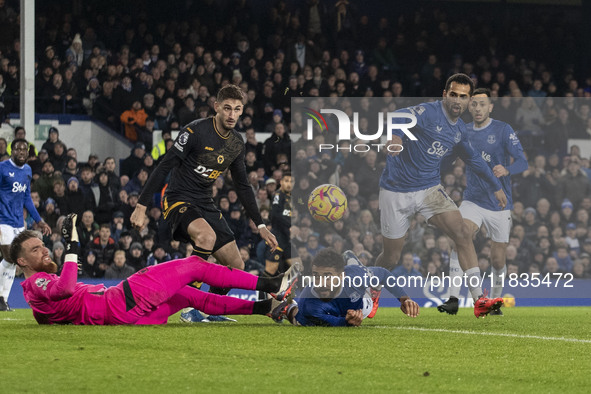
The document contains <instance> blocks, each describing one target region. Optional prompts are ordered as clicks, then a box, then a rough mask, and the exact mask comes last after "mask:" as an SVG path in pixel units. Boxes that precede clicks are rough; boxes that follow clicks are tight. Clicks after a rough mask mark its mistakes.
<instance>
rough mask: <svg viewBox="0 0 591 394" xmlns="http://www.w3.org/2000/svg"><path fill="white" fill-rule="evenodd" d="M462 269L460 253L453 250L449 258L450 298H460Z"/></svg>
mask: <svg viewBox="0 0 591 394" xmlns="http://www.w3.org/2000/svg"><path fill="white" fill-rule="evenodd" d="M463 274H464V271H462V267H460V260H458V252H456V251H455V249H454V250H452V252H451V255H450V258H449V296H450V297H455V298H458V297H459V296H460V289H461V288H462V275H463Z"/></svg>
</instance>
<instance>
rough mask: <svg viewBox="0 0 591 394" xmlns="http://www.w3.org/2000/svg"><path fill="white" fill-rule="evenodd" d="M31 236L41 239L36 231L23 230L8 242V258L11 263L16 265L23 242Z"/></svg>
mask: <svg viewBox="0 0 591 394" xmlns="http://www.w3.org/2000/svg"><path fill="white" fill-rule="evenodd" d="M31 238H39V239H41V237H40V236H39V233H38V232H37V231H33V230H25V231H23V232H22V233H20V234H19V235H17V236H16V237H15V238H14V239H13V240H12V243H11V244H10V260H11V262H12V263H14V264H16V265H18V263H17V260H18V258H19V257H20V256H21V252H22V251H23V242H26V241H28V240H29V239H31Z"/></svg>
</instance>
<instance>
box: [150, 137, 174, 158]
mask: <svg viewBox="0 0 591 394" xmlns="http://www.w3.org/2000/svg"><path fill="white" fill-rule="evenodd" d="M171 139H172V133H171V131H170V130H162V140H160V142H158V143H157V144H156V146H154V148H152V158H154V160H158V159H159V158H160V157H162V156H164V154H165V153H166V142H167V141H169V140H171Z"/></svg>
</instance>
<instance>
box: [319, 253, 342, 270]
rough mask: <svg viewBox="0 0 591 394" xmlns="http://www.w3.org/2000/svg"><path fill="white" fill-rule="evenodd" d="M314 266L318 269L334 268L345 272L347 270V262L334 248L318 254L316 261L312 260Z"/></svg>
mask: <svg viewBox="0 0 591 394" xmlns="http://www.w3.org/2000/svg"><path fill="white" fill-rule="evenodd" d="M312 265H315V266H317V267H334V268H336V269H337V270H339V271H343V270H344V269H345V260H344V259H343V256H341V254H340V253H338V252H337V251H336V250H334V249H333V248H326V249H322V250H321V251H320V252H318V253H317V254H316V256H315V257H314V260H312Z"/></svg>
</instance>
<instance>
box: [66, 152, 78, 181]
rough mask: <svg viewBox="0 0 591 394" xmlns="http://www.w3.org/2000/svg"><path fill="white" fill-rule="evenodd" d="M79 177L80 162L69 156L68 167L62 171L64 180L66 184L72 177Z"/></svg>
mask: <svg viewBox="0 0 591 394" xmlns="http://www.w3.org/2000/svg"><path fill="white" fill-rule="evenodd" d="M73 176H74V177H75V176H78V160H76V158H74V157H71V156H68V157H67V158H66V166H65V167H64V169H63V170H62V178H63V179H64V182H67V181H68V179H70V178H71V177H73Z"/></svg>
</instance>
